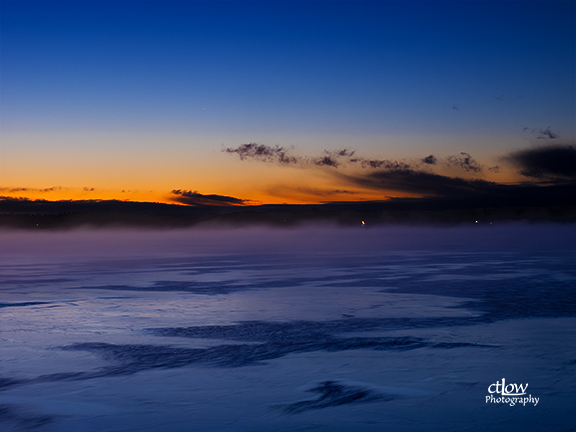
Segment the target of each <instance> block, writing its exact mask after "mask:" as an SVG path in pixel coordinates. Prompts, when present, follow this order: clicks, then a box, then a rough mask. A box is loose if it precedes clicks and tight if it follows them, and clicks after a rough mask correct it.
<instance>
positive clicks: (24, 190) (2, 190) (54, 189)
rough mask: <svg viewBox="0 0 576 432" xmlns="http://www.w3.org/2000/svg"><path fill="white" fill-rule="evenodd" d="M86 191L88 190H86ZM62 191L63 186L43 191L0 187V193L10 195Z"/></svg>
mask: <svg viewBox="0 0 576 432" xmlns="http://www.w3.org/2000/svg"><path fill="white" fill-rule="evenodd" d="M84 189H85V190H86V188H84ZM60 190H62V186H52V187H49V188H43V189H39V188H29V187H12V188H9V187H0V191H1V192H9V193H15V192H36V193H48V192H54V191H60ZM92 190H94V188H92Z"/></svg>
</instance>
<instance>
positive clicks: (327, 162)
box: [312, 155, 340, 168]
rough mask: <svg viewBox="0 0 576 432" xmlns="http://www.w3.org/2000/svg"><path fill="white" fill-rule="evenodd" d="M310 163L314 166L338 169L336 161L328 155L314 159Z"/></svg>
mask: <svg viewBox="0 0 576 432" xmlns="http://www.w3.org/2000/svg"><path fill="white" fill-rule="evenodd" d="M312 161H313V163H314V165H316V166H330V167H334V168H338V165H340V164H339V163H338V161H337V160H336V158H334V157H333V156H330V155H327V156H320V157H317V158H314V159H313V160H312Z"/></svg>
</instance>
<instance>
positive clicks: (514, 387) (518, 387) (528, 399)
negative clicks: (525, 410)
mask: <svg viewBox="0 0 576 432" xmlns="http://www.w3.org/2000/svg"><path fill="white" fill-rule="evenodd" d="M527 389H528V383H526V384H506V379H505V378H502V382H500V381H496V382H495V383H494V384H490V385H489V386H488V393H490V394H489V395H488V396H486V403H506V404H510V406H514V405H516V404H517V403H518V404H522V405H523V406H526V404H527V403H533V404H534V406H536V405H537V404H538V401H539V400H540V398H537V397H534V398H533V397H532V395H528V396H526V390H527ZM494 393H496V394H497V395H501V397H497V396H496V397H495V396H494Z"/></svg>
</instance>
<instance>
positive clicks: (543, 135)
mask: <svg viewBox="0 0 576 432" xmlns="http://www.w3.org/2000/svg"><path fill="white" fill-rule="evenodd" d="M522 131H523V132H527V133H530V134H532V135H534V134H535V133H536V132H538V134H539V135H538V136H537V137H536V139H556V138H558V134H557V133H554V132H552V130H551V129H550V126H548V127H547V128H546V129H534V128H530V127H525V128H524V129H522Z"/></svg>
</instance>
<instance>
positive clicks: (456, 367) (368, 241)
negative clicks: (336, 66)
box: [0, 226, 576, 432]
mask: <svg viewBox="0 0 576 432" xmlns="http://www.w3.org/2000/svg"><path fill="white" fill-rule="evenodd" d="M575 244H576V236H575V229H574V226H504V227H469V228H381V229H363V228H362V229H360V228H358V229H337V228H324V229H320V228H309V229H306V228H301V229H296V230H267V229H245V230H232V229H224V230H190V231H165V232H158V231H150V232H144V231H141V232H138V231H120V230H117V231H114V230H108V231H70V232H60V233H58V232H56V233H41V232H10V233H9V232H0V260H1V261H0V287H1V291H0V329H1V335H0V343H1V345H0V428H1V429H2V430H3V431H25V430H33V431H58V432H60V431H66V432H68V431H70V432H81V431H87V432H88V431H90V432H92V431H94V432H96V431H158V432H160V431H199V432H202V431H206V432H214V431H246V432H249V431H462V430H467V431H485V430H506V431H542V430H550V431H552V430H554V431H567V430H571V429H572V428H574V427H576V421H575V420H574V418H573V406H574V399H575V397H576V342H575V341H576V283H575V281H576V266H575V264H574V263H575V262H576V260H575V258H576V256H575V253H574V251H575V248H574V245H575ZM503 379H504V380H505V381H506V384H507V386H506V387H505V389H506V388H508V389H509V390H511V389H512V387H509V384H517V385H522V386H524V385H527V387H524V389H525V391H524V392H523V393H525V395H523V396H522V398H523V399H525V401H524V402H523V403H522V402H516V404H515V405H513V406H512V405H511V403H510V402H509V403H507V402H504V401H502V400H501V401H500V403H498V402H493V401H488V402H487V400H488V398H489V397H490V396H494V400H498V399H502V398H504V399H505V398H506V397H505V396H502V395H501V393H499V392H497V391H496V390H497V389H499V388H500V389H501V385H495V386H492V387H491V385H492V384H498V383H500V384H501V383H502V380H503ZM490 391H493V393H490ZM518 397H520V396H518ZM497 398H498V399H497ZM508 398H510V397H508ZM572 430H573V429H572Z"/></svg>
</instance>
